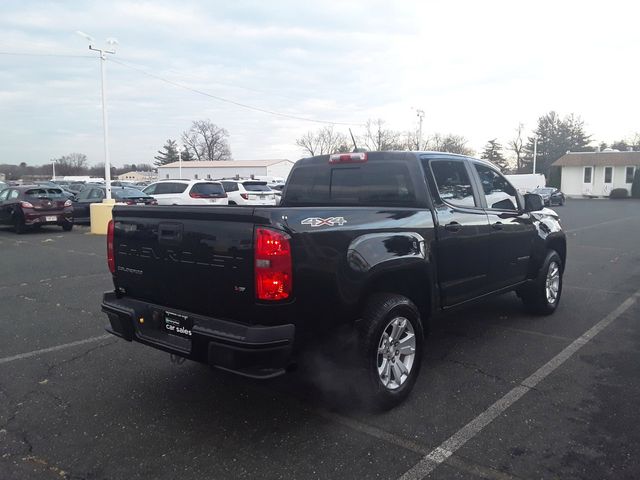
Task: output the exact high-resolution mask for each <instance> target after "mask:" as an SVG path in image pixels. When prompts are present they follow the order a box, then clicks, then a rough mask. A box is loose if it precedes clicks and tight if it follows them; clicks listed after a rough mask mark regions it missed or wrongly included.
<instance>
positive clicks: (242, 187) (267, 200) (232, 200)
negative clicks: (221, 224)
mask: <svg viewBox="0 0 640 480" xmlns="http://www.w3.org/2000/svg"><path fill="white" fill-rule="evenodd" d="M220 183H222V186H223V187H224V191H225V192H227V195H228V196H229V205H272V206H273V205H276V195H275V193H274V192H273V190H271V189H270V188H269V186H268V185H267V182H264V181H260V180H226V179H225V180H221V181H220Z"/></svg>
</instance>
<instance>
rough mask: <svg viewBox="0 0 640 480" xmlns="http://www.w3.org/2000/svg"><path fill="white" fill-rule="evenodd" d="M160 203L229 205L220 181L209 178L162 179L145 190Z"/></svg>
mask: <svg viewBox="0 0 640 480" xmlns="http://www.w3.org/2000/svg"><path fill="white" fill-rule="evenodd" d="M143 192H144V193H146V194H147V195H151V196H152V197H153V198H155V199H156V200H157V201H158V205H228V203H229V200H228V199H227V194H226V193H225V191H224V189H223V188H222V185H221V184H220V182H210V181H208V180H160V181H158V182H155V183H152V184H151V185H149V186H148V187H146V188H145V189H144V190H143Z"/></svg>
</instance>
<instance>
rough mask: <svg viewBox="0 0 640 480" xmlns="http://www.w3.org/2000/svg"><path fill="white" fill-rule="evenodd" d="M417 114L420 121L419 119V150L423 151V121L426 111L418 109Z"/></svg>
mask: <svg viewBox="0 0 640 480" xmlns="http://www.w3.org/2000/svg"><path fill="white" fill-rule="evenodd" d="M416 114H417V115H418V119H419V126H418V150H422V119H423V118H424V110H422V109H420V108H418V109H416Z"/></svg>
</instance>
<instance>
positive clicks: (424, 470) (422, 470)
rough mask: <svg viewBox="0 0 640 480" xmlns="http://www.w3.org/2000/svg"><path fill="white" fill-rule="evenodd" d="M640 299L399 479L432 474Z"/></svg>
mask: <svg viewBox="0 0 640 480" xmlns="http://www.w3.org/2000/svg"><path fill="white" fill-rule="evenodd" d="M638 296H640V291H638V292H636V293H634V294H633V295H631V296H630V297H629V298H627V299H626V300H625V301H624V302H622V303H621V304H620V305H619V306H618V308H616V309H615V310H614V311H612V312H611V313H609V314H608V315H607V316H606V317H604V318H603V319H602V320H600V321H599V322H598V323H596V324H595V325H594V326H593V327H591V328H590V329H589V330H587V331H586V332H585V333H584V334H582V335H581V336H580V337H578V338H577V339H576V340H574V341H573V342H572V343H571V344H570V345H569V346H568V347H566V348H565V349H564V350H562V351H561V352H560V353H559V354H558V355H556V356H555V357H553V358H552V359H551V360H549V361H548V362H547V363H545V364H544V365H543V366H542V367H540V368H539V369H538V370H536V371H535V372H534V373H533V374H532V375H530V376H529V377H528V378H526V379H525V380H524V381H523V382H522V383H521V384H520V385H518V386H517V387H515V388H514V389H513V390H511V391H510V392H509V393H507V394H506V395H505V396H504V397H502V398H501V399H499V400H498V401H496V402H495V403H494V404H493V405H491V406H490V407H489V408H487V409H486V410H485V411H484V412H482V413H481V414H480V415H478V416H477V417H476V418H474V419H473V420H471V421H470V422H469V423H467V424H466V425H465V426H464V427H462V428H461V429H460V430H458V431H457V432H456V433H454V434H453V435H452V436H451V437H449V438H448V439H447V440H445V441H444V442H443V443H442V444H440V445H439V446H438V447H436V448H435V449H433V450H432V451H431V452H430V453H429V454H428V455H426V456H425V457H423V458H422V460H420V461H419V462H418V463H417V464H416V465H414V466H413V467H412V468H411V469H409V470H408V471H407V472H405V473H404V475H402V476H401V477H400V480H419V479H422V478H425V477H426V476H427V475H429V474H430V473H431V472H433V471H434V470H435V469H436V468H437V467H438V466H439V465H440V464H441V463H443V462H444V461H445V460H446V459H447V458H449V457H450V456H451V455H453V454H454V453H455V452H456V450H458V449H459V448H460V447H462V446H463V445H464V444H465V443H467V442H468V441H469V440H471V439H472V438H473V437H475V436H476V435H477V434H478V433H480V432H481V431H482V429H483V428H484V427H486V426H487V425H489V424H490V423H491V422H493V421H494V420H495V419H496V418H497V417H498V416H500V415H501V414H503V413H504V412H505V410H507V409H508V408H509V407H510V406H511V405H513V404H514V403H515V402H517V401H518V400H519V399H520V398H522V396H524V394H525V393H527V392H528V391H530V390H531V389H532V388H534V387H535V386H536V385H537V384H538V383H540V382H541V381H542V380H544V379H545V378H546V377H547V376H549V374H551V373H552V372H553V371H554V370H556V369H557V368H558V367H559V366H560V365H562V364H563V363H564V362H566V361H567V360H568V359H569V358H571V356H573V355H574V354H575V353H576V352H577V351H578V350H580V349H581V348H582V347H583V346H584V345H586V344H587V343H588V342H589V341H590V340H591V339H592V338H593V337H595V336H596V335H597V334H599V333H600V332H601V331H602V330H604V329H605V328H606V327H607V326H608V325H609V324H611V322H613V321H614V320H615V319H616V318H618V317H619V316H620V315H622V314H623V313H624V312H626V311H627V310H628V309H629V308H630V307H631V306H632V305H633V304H634V303H635V302H636V298H637V297H638Z"/></svg>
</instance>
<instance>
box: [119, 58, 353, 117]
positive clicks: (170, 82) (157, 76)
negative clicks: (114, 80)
mask: <svg viewBox="0 0 640 480" xmlns="http://www.w3.org/2000/svg"><path fill="white" fill-rule="evenodd" d="M109 60H110V61H111V62H114V63H117V64H119V65H122V66H123V67H126V68H130V69H132V70H135V71H137V72H139V73H142V74H143V75H146V76H148V77H151V78H155V79H156V80H160V81H162V82H165V83H168V84H169V85H173V86H174V87H178V88H182V89H184V90H188V91H190V92H193V93H197V94H198V95H204V96H205V97H209V98H213V99H214V100H218V101H219V102H224V103H229V104H231V105H236V106H238V107H241V108H246V109H248V110H253V111H256V112H261V113H266V114H268V115H275V116H278V117H284V118H291V119H293V120H301V121H304V122H312V123H322V124H325V125H345V126H348V125H357V126H362V124H361V123H354V122H331V121H328V120H316V119H312V118H305V117H300V116H298V115H292V114H289V113H282V112H276V111H274V110H268V109H266V108H260V107H255V106H253V105H249V104H246V103H241V102H237V101H235V100H230V99H228V98H223V97H220V96H218V95H213V94H211V93H207V92H204V91H202V90H198V89H196V88H192V87H189V86H187V85H184V84H182V83H178V82H174V81H173V80H169V79H168V78H164V77H161V76H160V75H156V74H154V73H149V72H147V71H145V70H143V69H141V68H138V67H135V66H133V65H130V64H128V63H125V62H123V61H121V60H116V59H114V58H110V59H109Z"/></svg>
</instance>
